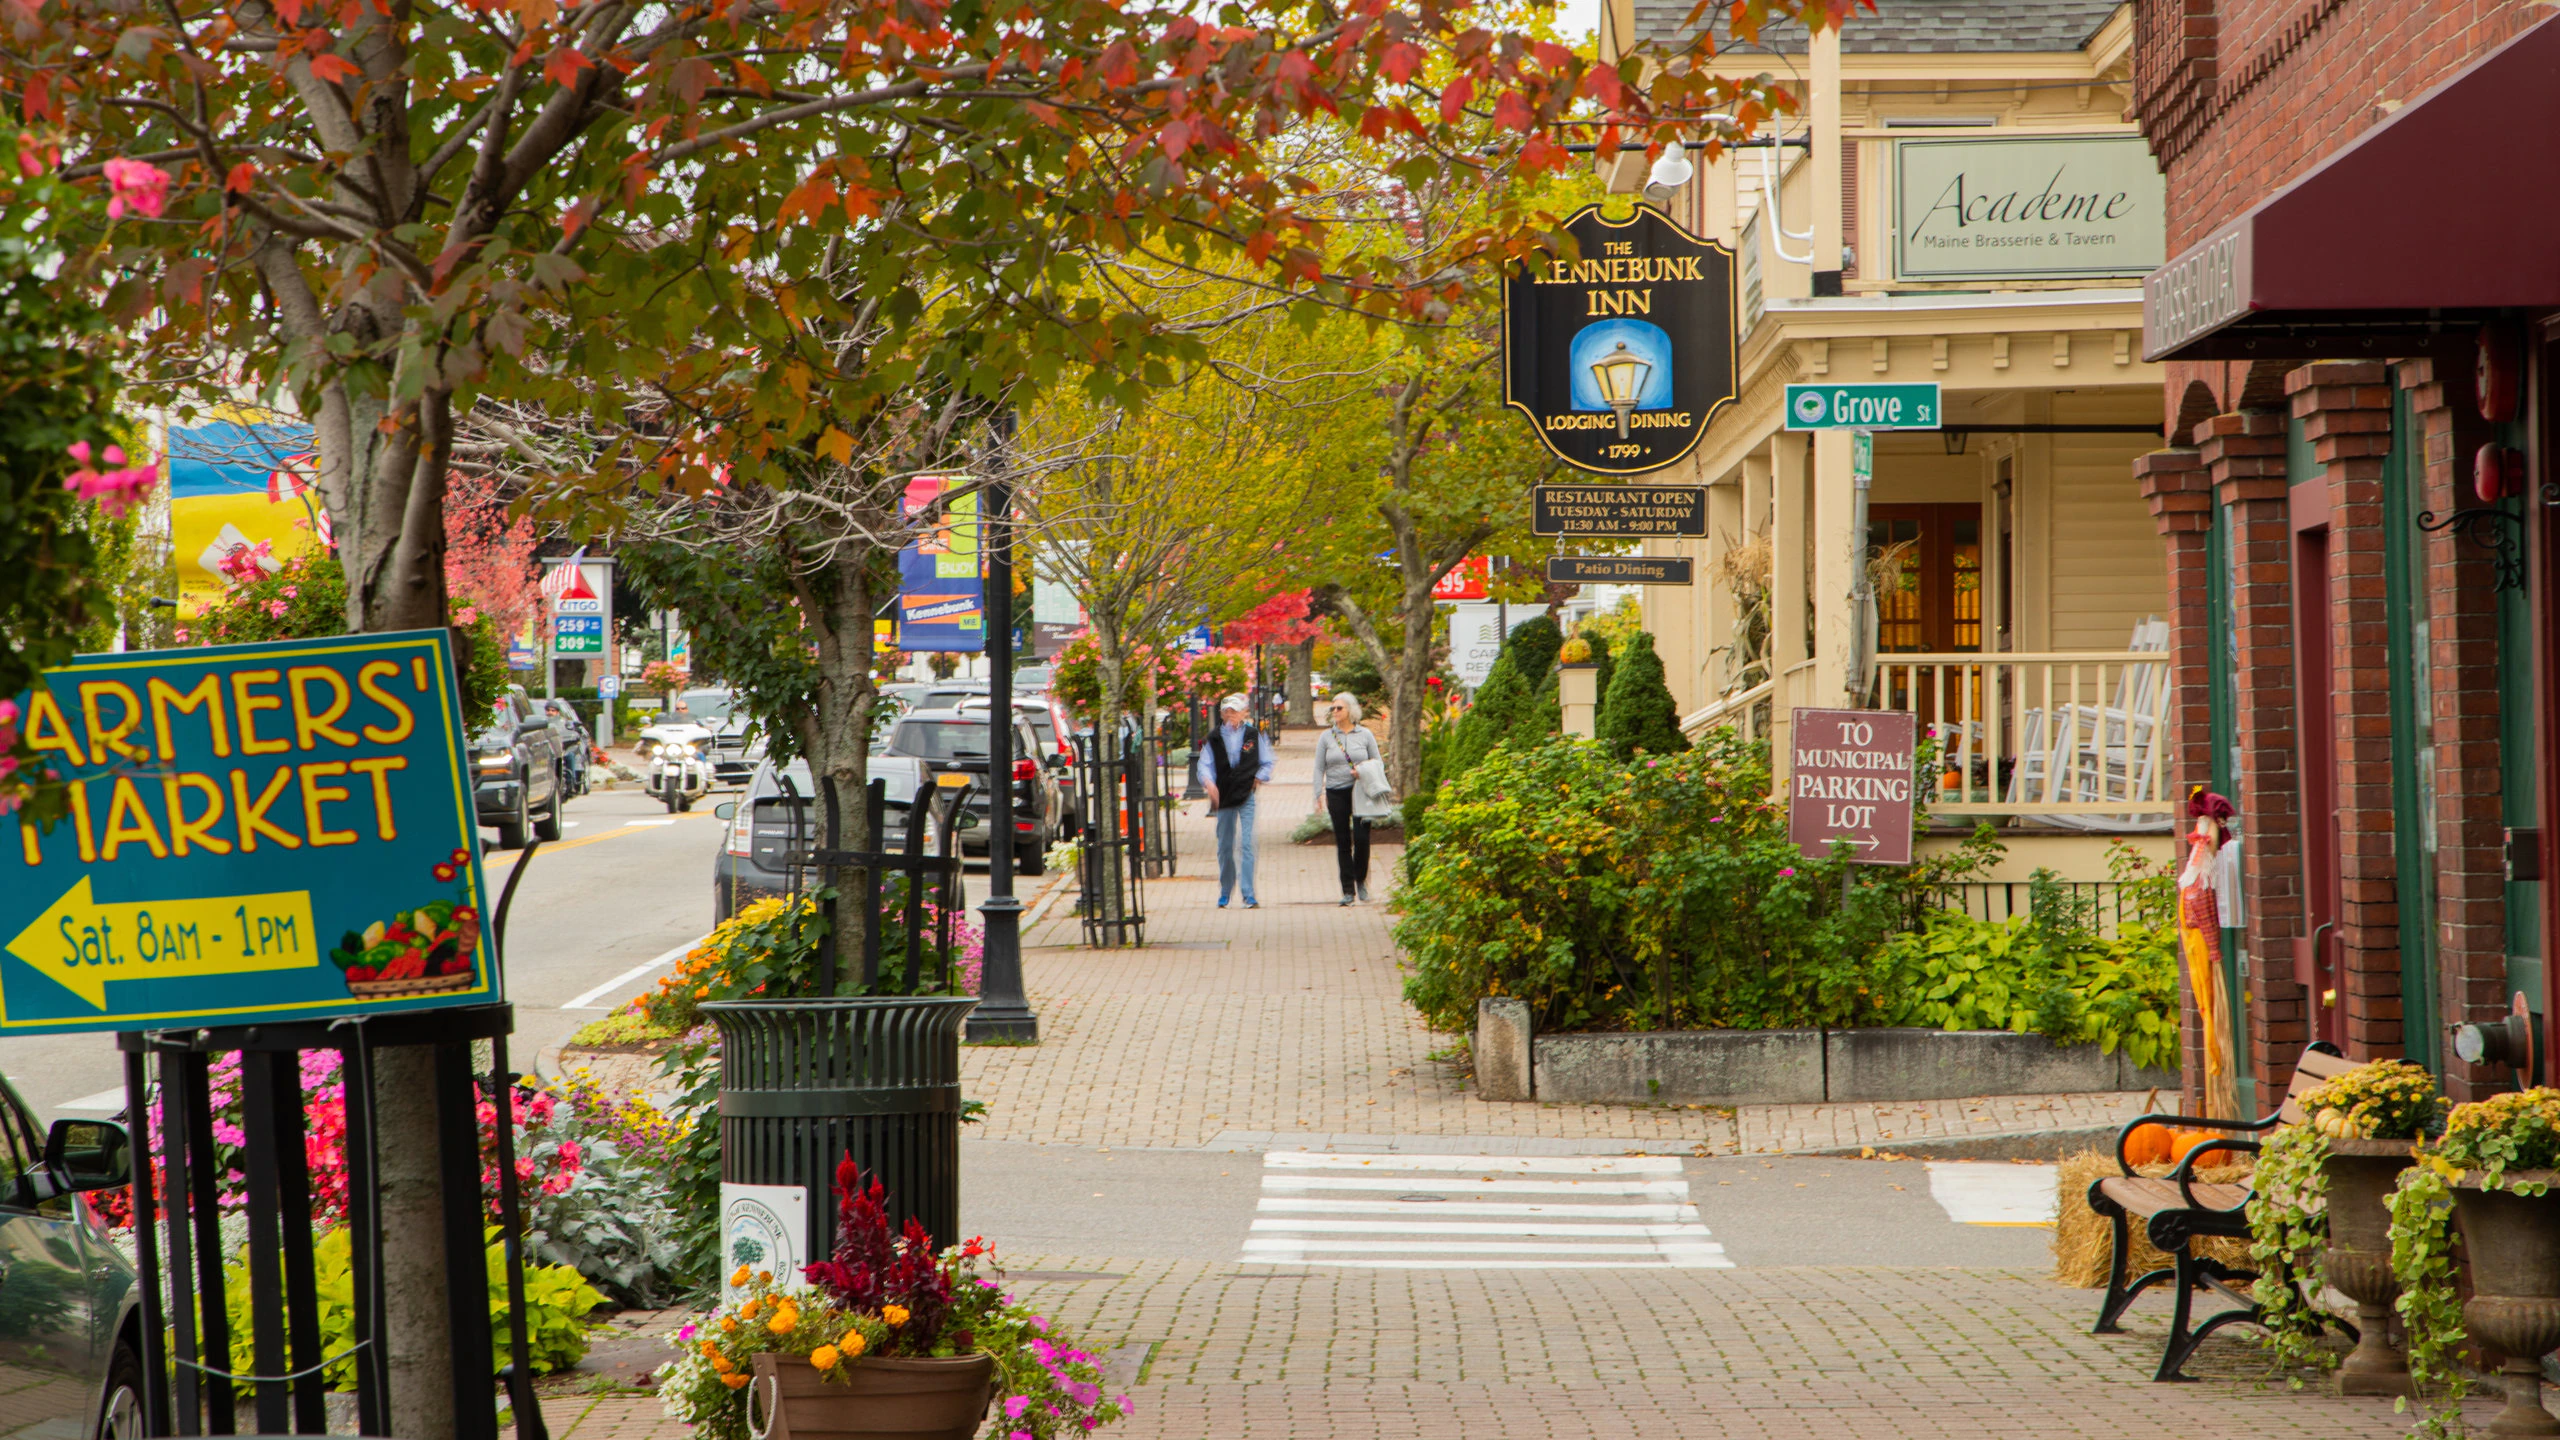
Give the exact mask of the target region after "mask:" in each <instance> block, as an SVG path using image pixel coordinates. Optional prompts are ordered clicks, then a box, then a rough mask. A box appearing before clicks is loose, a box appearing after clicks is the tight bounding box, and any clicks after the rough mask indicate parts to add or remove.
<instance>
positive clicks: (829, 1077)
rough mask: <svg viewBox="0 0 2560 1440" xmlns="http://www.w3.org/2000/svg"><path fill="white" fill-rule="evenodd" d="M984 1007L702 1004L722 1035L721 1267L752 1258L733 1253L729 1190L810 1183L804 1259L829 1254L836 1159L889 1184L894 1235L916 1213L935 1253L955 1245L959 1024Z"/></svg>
mask: <svg viewBox="0 0 2560 1440" xmlns="http://www.w3.org/2000/svg"><path fill="white" fill-rule="evenodd" d="M977 1003H978V1002H977V1001H976V1000H974V999H970V998H967V997H965V996H963V997H952V996H939V995H932V996H911V997H910V996H893V997H882V998H871V997H859V998H854V997H845V998H829V999H807V1000H719V1001H713V1002H711V1003H709V1004H706V1005H704V1006H703V1007H702V1009H703V1012H704V1013H705V1014H707V1015H709V1016H710V1017H711V1019H712V1023H713V1024H714V1025H716V1026H718V1027H719V1030H720V1181H721V1197H722V1199H721V1208H722V1212H723V1214H722V1222H721V1231H722V1235H721V1244H722V1250H723V1255H722V1260H721V1268H722V1269H723V1270H724V1271H725V1270H727V1269H728V1268H730V1267H731V1266H732V1265H734V1264H738V1263H756V1262H755V1261H754V1260H752V1259H751V1258H750V1257H747V1256H743V1255H737V1256H733V1255H730V1254H728V1253H727V1251H728V1250H730V1249H731V1248H734V1246H733V1242H732V1240H731V1210H732V1203H731V1198H730V1197H731V1194H732V1191H731V1187H733V1186H764V1185H793V1186H804V1187H806V1189H807V1192H808V1193H807V1196H806V1201H805V1203H806V1206H807V1209H806V1213H805V1216H804V1223H805V1225H806V1227H807V1228H806V1229H804V1230H803V1231H802V1232H801V1237H802V1239H803V1242H804V1248H802V1249H801V1251H800V1253H799V1254H798V1256H797V1257H796V1263H799V1264H806V1263H809V1262H810V1261H814V1260H822V1259H824V1258H826V1257H827V1256H828V1255H829V1254H831V1253H833V1251H834V1248H835V1233H836V1193H835V1176H836V1164H837V1162H838V1161H840V1160H842V1159H843V1158H844V1157H845V1155H847V1154H848V1153H850V1154H851V1155H852V1156H853V1163H854V1164H856V1165H858V1166H860V1167H862V1170H863V1171H864V1173H865V1174H868V1175H870V1176H873V1177H875V1178H877V1179H878V1180H879V1181H880V1182H881V1183H882V1184H884V1185H886V1186H887V1187H888V1189H889V1197H888V1199H889V1223H890V1225H891V1226H892V1227H893V1228H894V1229H900V1230H903V1229H904V1228H905V1227H906V1223H907V1219H908V1217H910V1216H913V1217H914V1218H915V1219H917V1220H919V1221H921V1222H923V1225H924V1228H925V1229H926V1230H927V1231H928V1232H930V1233H931V1234H932V1236H933V1241H934V1244H935V1245H936V1246H937V1247H939V1246H945V1245H952V1244H957V1243H958V1242H959V1240H960V1023H961V1021H962V1020H963V1019H965V1018H966V1017H967V1016H968V1014H969V1012H970V1011H971V1010H972V1009H974V1008H976V1006H977ZM770 1198H771V1194H770V1192H766V1195H765V1196H764V1200H765V1201H766V1202H769V1201H770ZM759 1248H764V1247H759ZM776 1258H780V1257H776ZM784 1263H795V1262H793V1261H785V1262H784ZM758 1268H766V1267H764V1266H763V1265H761V1264H759V1266H758ZM776 1274H777V1278H779V1276H780V1271H778V1270H777V1271H776ZM791 1278H793V1279H797V1278H798V1277H797V1276H796V1275H795V1276H792V1277H791Z"/></svg>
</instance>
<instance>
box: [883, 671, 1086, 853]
mask: <svg viewBox="0 0 2560 1440" xmlns="http://www.w3.org/2000/svg"><path fill="white" fill-rule="evenodd" d="M987 724H988V716H987V711H986V708H985V706H984V705H983V704H981V705H980V707H979V708H978V709H976V710H917V711H913V712H911V713H909V714H907V715H903V716H901V717H899V719H898V723H897V724H895V725H893V726H891V727H890V729H889V743H888V747H887V749H888V753H889V754H891V755H895V756H905V757H909V758H912V759H916V760H921V761H923V762H924V763H925V766H926V768H927V769H928V770H930V771H931V772H932V773H933V774H935V775H936V776H940V775H946V774H963V775H971V776H974V777H976V778H977V780H978V782H979V786H980V788H979V789H978V791H977V792H976V793H975V794H973V795H971V796H970V798H969V808H970V809H971V810H973V811H975V812H976V813H977V815H978V822H979V823H978V826H977V828H975V829H972V830H968V831H964V832H963V833H962V835H961V837H960V840H961V847H962V850H963V851H964V853H971V854H976V853H983V852H985V850H986V849H987V840H986V836H987V834H988V832H987V829H986V823H987V813H988V810H989V808H990V807H989V804H988V799H989V797H988V795H987V792H986V789H985V786H986V784H987ZM1013 730H1014V741H1013V754H1014V761H1013V775H1012V784H1013V831H1014V846H1013V852H1014V869H1015V870H1016V871H1017V872H1018V873H1020V874H1024V875H1037V874H1039V873H1040V872H1041V871H1042V869H1043V868H1045V865H1044V857H1045V856H1046V854H1047V852H1048V849H1049V846H1050V844H1051V843H1052V842H1054V841H1055V840H1056V839H1057V838H1058V828H1059V826H1060V824H1061V823H1063V821H1064V819H1065V815H1066V801H1065V798H1064V796H1062V795H1061V794H1060V792H1059V789H1058V771H1057V767H1056V765H1055V764H1054V763H1044V761H1043V757H1044V756H1045V755H1055V754H1056V753H1057V752H1056V750H1055V748H1054V746H1053V747H1052V748H1050V749H1048V750H1045V751H1044V750H1043V749H1042V747H1041V744H1040V740H1039V736H1038V735H1037V733H1036V732H1034V731H1033V729H1032V728H1031V724H1030V722H1029V721H1028V720H1026V719H1024V718H1023V717H1022V716H1021V715H1020V714H1018V713H1017V714H1016V715H1015V717H1014V727H1013Z"/></svg>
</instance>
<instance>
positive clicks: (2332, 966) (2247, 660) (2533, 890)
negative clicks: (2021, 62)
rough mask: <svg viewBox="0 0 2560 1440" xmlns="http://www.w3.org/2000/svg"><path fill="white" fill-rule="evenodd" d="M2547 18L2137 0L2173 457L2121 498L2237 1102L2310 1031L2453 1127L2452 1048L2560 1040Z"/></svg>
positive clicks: (2150, 356) (2464, 1067)
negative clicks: (2556, 1004)
mask: <svg viewBox="0 0 2560 1440" xmlns="http://www.w3.org/2000/svg"><path fill="white" fill-rule="evenodd" d="M2550 15H2551V11H2550V10H2549V9H2548V8H2547V7H2544V6H2538V5H2528V4H2521V3H2515V0H2506V3H2491V0H2461V3H2454V0H2414V3H2409V4H2397V5H2391V4H2381V3H2376V0H2361V3H2359V0H2137V3H2136V4H2135V6H2134V37H2133V66H2132V70H2133V86H2132V113H2133V115H2134V116H2135V118H2136V119H2137V120H2138V121H2139V122H2140V124H2141V127H2142V130H2143V133H2144V135H2145V136H2146V137H2147V138H2148V139H2149V141H2150V143H2151V146H2152V149H2153V152H2154V154H2155V155H2156V156H2157V157H2158V159H2159V161H2160V164H2161V167H2162V170H2163V172H2164V173H2165V174H2166V176H2167V179H2168V224H2169V247H2168V248H2169V253H2170V255H2171V257H2172V258H2171V260H2170V262H2169V263H2168V264H2167V265H2165V266H2164V267H2162V268H2161V269H2160V270H2159V271H2158V272H2157V273H2155V274H2154V275H2153V276H2152V277H2151V278H2150V279H2149V280H2148V281H2147V282H2146V283H2145V287H2144V292H2145V293H2144V336H2143V347H2142V348H2143V357H2144V359H2146V360H2147V361H2153V362H2158V363H2160V364H2161V365H2162V367H2163V370H2164V376H2165V380H2166V389H2167V413H2168V415H2169V417H2170V418H2169V433H2168V436H2167V448H2164V449H2162V450H2159V451H2157V452H2155V453H2153V454H2149V455H2146V456H2144V457H2142V458H2141V459H2140V460H2138V461H2137V462H2136V463H2135V467H2134V469H2135V474H2136V476H2137V477H2138V481H2139V484H2140V487H2141V491H2142V494H2143V495H2144V497H2145V498H2146V499H2147V500H2148V502H2149V504H2150V507H2151V513H2152V516H2153V518H2154V521H2155V523H2156V524H2157V526H2158V528H2159V531H2160V534H2161V538H2162V540H2163V543H2164V544H2165V545H2166V547H2167V550H2168V557H2169V569H2170V610H2171V628H2172V644H2171V648H2172V654H2173V657H2174V658H2173V668H2172V675H2173V688H2174V694H2173V697H2172V700H2171V704H2170V707H2169V708H2170V714H2171V734H2172V742H2171V743H2172V748H2173V750H2174V753H2175V760H2174V764H2173V768H2174V770H2175V772H2176V773H2177V774H2178V775H2179V776H2180V777H2181V778H2182V780H2183V781H2184V782H2185V783H2202V784H2210V785H2212V786H2213V787H2214V788H2215V789H2217V790H2219V791H2220V792H2221V793H2223V794H2225V795H2227V796H2229V797H2231V799H2232V800H2233V801H2234V803H2235V804H2236V805H2237V806H2238V807H2239V812H2240V813H2239V821H2238V826H2237V829H2238V832H2239V834H2240V836H2241V844H2242V856H2243V860H2242V869H2243V875H2244V884H2243V892H2244V897H2245V904H2244V907H2243V915H2242V920H2243V924H2242V926H2241V927H2240V930H2239V932H2238V933H2237V934H2236V935H2235V936H2233V937H2232V938H2233V939H2235V940H2237V941H2238V942H2239V943H2237V944H2236V945H2233V946H2230V947H2228V948H2229V950H2230V951H2231V954H2230V957H2229V962H2230V965H2231V968H2232V974H2231V977H2230V978H2231V980H2232V982H2233V990H2234V993H2235V994H2239V995H2241V996H2243V997H2244V998H2243V1003H2242V1004H2241V1005H2240V1006H2239V1007H2238V1010H2239V1022H2238V1023H2239V1024H2240V1025H2241V1026H2242V1027H2244V1030H2245V1033H2244V1034H2243V1035H2242V1036H2241V1037H2239V1038H2240V1040H2241V1044H2240V1046H2239V1051H2240V1054H2241V1056H2242V1059H2243V1063H2244V1065H2245V1066H2246V1067H2247V1069H2246V1071H2245V1072H2244V1076H2245V1078H2246V1080H2248V1081H2254V1088H2255V1092H2256V1094H2258V1095H2272V1094H2274V1093H2277V1092H2280V1091H2281V1089H2282V1087H2283V1086H2284V1084H2285V1083H2286V1081H2287V1079H2288V1078H2289V1075H2290V1069H2291V1060H2292V1057H2293V1056H2295V1055H2296V1054H2298V1053H2299V1051H2300V1049H2301V1047H2302V1045H2303V1044H2304V1043H2305V1042H2306V1041H2308V1040H2313V1039H2327V1040H2331V1041H2333V1042H2335V1043H2337V1044H2338V1045H2339V1046H2340V1047H2341V1048H2342V1049H2344V1050H2345V1052H2346V1053H2347V1054H2349V1055H2351V1056H2356V1057H2360V1058H2361V1057H2377V1056H2395V1055H2406V1056H2407V1057H2409V1058H2411V1059H2414V1060H2418V1061H2421V1062H2423V1063H2425V1064H2427V1065H2429V1066H2430V1067H2432V1068H2434V1069H2436V1070H2437V1071H2438V1072H2439V1073H2441V1074H2442V1075H2443V1076H2444V1077H2445V1080H2446V1082H2447V1085H2448V1089H2449V1090H2450V1091H2451V1093H2453V1094H2454V1095H2455V1096H2457V1097H2458V1098H2471V1097H2473V1096H2476V1095H2478V1094H2481V1093H2486V1092H2489V1091H2494V1090H2500V1089H2505V1088H2507V1087H2508V1086H2509V1085H2510V1084H2511V1083H2512V1080H2513V1071H2512V1069H2511V1067H2510V1066H2509V1065H2507V1064H2505V1063H2503V1062H2502V1061H2501V1060H2499V1059H2498V1058H2496V1057H2497V1053H2498V1052H2497V1051H2495V1050H2494V1049H2493V1050H2492V1051H2491V1052H2490V1057H2489V1058H2486V1059H2483V1060H2481V1061H2478V1062H2474V1061H2470V1060H2466V1059H2464V1058H2462V1055H2461V1054H2460V1053H2458V1051H2457V1046H2456V1045H2455V1043H2454V1035H2453V1027H2456V1026H2460V1025H2464V1024H2466V1023H2467V1024H2472V1025H2484V1024H2485V1025H2491V1026H2492V1027H2493V1028H2492V1029H2491V1030H2490V1032H2489V1034H2488V1036H2487V1039H2488V1040H2489V1042H2490V1043H2491V1044H2492V1046H2495V1045H2496V1044H2498V1043H2499V1042H2500V1041H2501V1040H2502V1039H2503V1037H2504V1036H2505V1035H2506V1033H2507V1032H2506V1028H2505V1027H2504V1026H2503V1025H2496V1024H2495V1023H2494V1022H2497V1021H2498V1020H2499V1019H2500V1017H2502V1016H2504V1015H2505V1014H2506V1013H2507V1012H2508V1011H2509V1010H2510V1008H2511V1006H2513V1005H2514V1004H2516V1003H2517V1002H2518V999H2519V997H2521V1002H2522V1004H2523V1005H2524V1006H2525V1007H2526V1008H2527V1009H2528V1010H2529V1011H2530V1012H2532V1014H2533V1015H2534V1017H2535V1020H2534V1021H2533V1022H2532V1023H2533V1028H2535V1029H2536V1030H2537V1031H2538V1032H2539V1033H2540V1034H2541V1035H2542V1036H2543V1037H2544V1053H2546V1054H2547V1053H2548V1040H2549V1036H2550V1029H2549V1027H2550V1025H2551V1021H2552V1019H2553V1018H2554V1017H2555V1016H2560V1011H2555V1010H2554V1009H2553V1007H2552V1006H2550V1005H2549V1004H2548V1003H2547V984H2548V981H2547V979H2546V972H2545V969H2544V963H2543V956H2544V953H2545V950H2544V939H2543V937H2544V936H2546V935H2550V934H2555V933H2560V915H2555V914H2554V904H2555V898H2556V897H2555V896H2554V894H2553V890H2554V889H2555V887H2552V886H2547V885H2545V884H2543V883H2542V881H2541V879H2540V877H2541V876H2543V875H2545V874H2560V869H2556V868H2555V866H2560V854H2555V853H2554V845H2555V842H2560V756H2555V755H2554V753H2553V749H2554V727H2553V725H2552V723H2551V722H2550V720H2549V719H2548V718H2547V717H2549V716H2551V715H2553V714H2554V706H2553V699H2554V697H2553V695H2552V692H2551V689H2550V687H2551V684H2552V678H2553V665H2552V661H2553V658H2554V657H2555V655H2560V648H2555V646H2560V626H2555V625H2554V624H2553V617H2554V609H2553V607H2554V603H2555V599H2560V594H2556V593H2555V590H2554V587H2553V583H2552V578H2551V574H2550V563H2551V561H2553V560H2555V559H2560V511H2555V508H2554V505H2553V503H2551V502H2550V501H2548V500H2546V499H2545V497H2546V496H2551V497H2560V488H2554V489H2548V490H2546V488H2545V485H2546V482H2548V481H2553V480H2560V474H2555V472H2554V469H2553V454H2554V451H2553V445H2554V439H2555V436H2560V431H2555V430H2554V428H2553V418H2554V415H2555V405H2554V401H2555V398H2560V388H2555V376H2560V349H2554V348H2553V347H2554V346H2555V345H2560V314H2556V313H2555V307H2560V246H2554V245H2553V244H2552V241H2551V238H2550V237H2551V235H2552V233H2553V223H2552V222H2553V220H2554V219H2555V211H2560V198H2555V197H2560V189H2555V187H2554V185H2553V183H2552V182H2553V181H2554V180H2555V179H2560V175H2555V171H2560V165H2555V160H2554V154H2553V149H2552V145H2551V141H2550V137H2551V136H2552V135H2553V134H2555V133H2560V125H2555V122H2560V22H2554V21H2552V20H2551V19H2550V18H2548V17H2550ZM2537 177H2539V178H2537ZM2190 1025H2191V1026H2192V1025H2193V1020H2192V1018H2191V1020H2190ZM2461 1038H2462V1041H2463V1043H2462V1045H2461V1046H2460V1047H2459V1048H2460V1049H2461V1050H2468V1051H2472V1052H2474V1053H2477V1052H2478V1050H2479V1046H2480V1041H2481V1040H2482V1038H2483V1037H2482V1035H2481V1033H2480V1032H2477V1031H2475V1032H2473V1033H2472V1034H2470V1035H2467V1036H2464V1037H2461ZM2196 1048H2197V1047H2195V1046H2194V1045H2192V1044H2191V1045H2190V1046H2189V1047H2188V1053H2189V1054H2190V1055H2191V1056H2192V1055H2193V1054H2195V1053H2196ZM2546 1073H2547V1071H2546ZM2191 1083H2192V1082H2191ZM2247 1093H2248V1092H2247V1090H2246V1089H2244V1098H2245V1097H2246V1095H2247Z"/></svg>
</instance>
